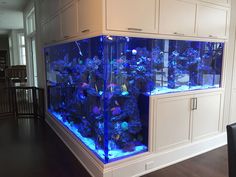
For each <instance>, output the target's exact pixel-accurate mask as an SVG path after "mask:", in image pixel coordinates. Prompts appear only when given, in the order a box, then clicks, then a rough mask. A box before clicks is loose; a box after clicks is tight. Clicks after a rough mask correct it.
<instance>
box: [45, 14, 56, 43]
mask: <svg viewBox="0 0 236 177" xmlns="http://www.w3.org/2000/svg"><path fill="white" fill-rule="evenodd" d="M42 35H43V39H42V40H43V42H44V44H49V43H53V42H57V41H59V40H60V39H61V25H60V18H59V16H56V17H54V18H53V19H51V20H50V21H49V22H47V23H46V24H44V25H43V26H42Z"/></svg>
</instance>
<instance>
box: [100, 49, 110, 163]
mask: <svg viewBox="0 0 236 177" xmlns="http://www.w3.org/2000/svg"><path fill="white" fill-rule="evenodd" d="M105 50H106V49H105V48H103V56H102V60H103V75H104V81H103V82H104V83H103V93H104V94H103V95H104V96H103V98H104V99H103V111H104V112H103V114H104V137H103V138H104V156H105V157H104V159H105V161H104V162H105V163H108V162H109V157H108V151H109V149H108V141H109V132H108V131H109V130H108V125H109V123H108V121H109V114H108V106H109V105H108V99H109V96H108V94H109V93H108V91H107V89H106V88H107V81H108V78H109V75H108V74H109V73H108V67H109V66H108V65H109V60H108V57H107V56H105V55H104V53H106V54H107V51H105Z"/></svg>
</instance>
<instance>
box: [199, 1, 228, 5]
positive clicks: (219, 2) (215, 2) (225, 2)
mask: <svg viewBox="0 0 236 177" xmlns="http://www.w3.org/2000/svg"><path fill="white" fill-rule="evenodd" d="M200 1H204V2H210V3H214V4H222V5H227V4H229V3H230V0H200Z"/></svg>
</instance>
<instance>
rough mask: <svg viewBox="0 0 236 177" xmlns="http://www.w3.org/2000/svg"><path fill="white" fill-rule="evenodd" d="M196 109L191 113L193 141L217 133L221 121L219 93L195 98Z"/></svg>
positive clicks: (220, 95) (220, 97) (220, 96)
mask: <svg viewBox="0 0 236 177" xmlns="http://www.w3.org/2000/svg"><path fill="white" fill-rule="evenodd" d="M196 98H197V101H196V102H195V105H196V106H195V107H196V109H195V110H194V111H193V132H192V133H193V134H192V136H193V140H197V139H200V138H204V137H207V136H210V135H214V134H216V133H217V132H219V126H220V120H221V99H222V94H221V93H212V94H201V95H197V96H196Z"/></svg>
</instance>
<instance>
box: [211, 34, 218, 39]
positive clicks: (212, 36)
mask: <svg viewBox="0 0 236 177" xmlns="http://www.w3.org/2000/svg"><path fill="white" fill-rule="evenodd" d="M209 37H211V38H217V36H214V35H211V34H210V35H209Z"/></svg>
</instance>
